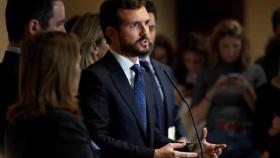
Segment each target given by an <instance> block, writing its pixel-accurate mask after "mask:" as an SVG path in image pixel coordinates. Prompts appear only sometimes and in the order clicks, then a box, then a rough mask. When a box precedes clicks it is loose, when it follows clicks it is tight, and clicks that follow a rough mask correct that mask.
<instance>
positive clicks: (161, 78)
mask: <svg viewBox="0 0 280 158" xmlns="http://www.w3.org/2000/svg"><path fill="white" fill-rule="evenodd" d="M151 63H152V64H153V66H154V69H155V73H156V75H157V77H158V80H159V82H160V85H163V86H161V89H162V92H163V95H164V96H163V97H164V106H165V112H166V113H167V114H166V123H165V125H166V127H169V119H170V115H171V114H170V112H171V107H170V106H168V103H169V102H170V98H169V97H168V89H167V88H168V87H167V85H168V82H170V81H168V80H166V77H165V75H166V74H164V72H163V68H161V67H160V66H159V65H158V64H156V63H155V61H154V60H153V59H151Z"/></svg>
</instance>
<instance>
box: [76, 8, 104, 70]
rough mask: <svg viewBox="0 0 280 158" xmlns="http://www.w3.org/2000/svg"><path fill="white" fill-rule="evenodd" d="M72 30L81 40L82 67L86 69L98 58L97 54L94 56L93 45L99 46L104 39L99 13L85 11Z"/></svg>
mask: <svg viewBox="0 0 280 158" xmlns="http://www.w3.org/2000/svg"><path fill="white" fill-rule="evenodd" d="M71 32H73V33H75V34H76V36H77V37H78V39H79V41H80V44H81V48H80V53H81V68H82V69H84V68H86V67H88V66H89V65H91V64H93V63H94V62H95V61H97V60H98V57H97V56H92V54H91V52H90V48H91V46H92V45H96V46H99V43H100V42H101V40H102V39H104V36H103V33H102V30H101V26H100V19H99V14H93V13H85V14H84V15H82V16H81V17H80V18H79V19H78V21H77V22H76V23H75V24H74V26H73V28H72V29H71Z"/></svg>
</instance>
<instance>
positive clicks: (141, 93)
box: [131, 64, 147, 130]
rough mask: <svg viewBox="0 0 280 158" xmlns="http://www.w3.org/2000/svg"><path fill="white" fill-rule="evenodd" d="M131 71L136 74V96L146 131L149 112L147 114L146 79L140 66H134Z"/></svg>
mask: <svg viewBox="0 0 280 158" xmlns="http://www.w3.org/2000/svg"><path fill="white" fill-rule="evenodd" d="M131 70H132V71H134V72H135V77H134V96H135V100H136V103H137V106H138V109H139V112H140V116H141V119H142V121H143V125H144V128H145V130H146V129H147V112H146V98H145V88H144V79H143V76H142V73H141V69H140V65H139V64H134V65H133V66H132V67H131Z"/></svg>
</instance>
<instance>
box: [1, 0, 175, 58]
mask: <svg viewBox="0 0 280 158" xmlns="http://www.w3.org/2000/svg"><path fill="white" fill-rule="evenodd" d="M3 1H5V2H6V0H0V6H1V10H0V33H1V34H0V35H1V36H0V41H1V42H0V61H2V57H3V52H4V50H5V49H6V47H7V43H8V42H7V33H6V28H5V23H4V21H5V20H4V19H5V18H4V11H5V9H4V8H5V5H4V2H3ZM81 2H82V3H81ZM102 2H103V0H95V1H92V0H83V1H78V0H70V1H69V0H65V1H64V4H65V9H66V16H67V17H71V16H72V15H76V14H83V13H85V12H89V11H91V12H98V11H99V6H100V4H101V3H102ZM154 2H155V4H156V5H157V7H158V12H159V13H158V17H159V20H158V28H157V29H158V32H159V33H162V34H164V35H166V36H167V37H168V38H170V40H171V42H172V44H173V45H175V42H176V36H175V35H176V20H175V18H174V17H175V16H176V9H175V3H174V2H175V1H174V0H169V1H165V3H164V4H163V3H161V2H162V0H154ZM167 10H168V12H167Z"/></svg>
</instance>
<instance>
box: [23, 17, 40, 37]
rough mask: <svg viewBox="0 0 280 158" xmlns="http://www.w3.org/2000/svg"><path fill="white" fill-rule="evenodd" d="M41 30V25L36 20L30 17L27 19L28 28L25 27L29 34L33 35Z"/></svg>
mask: <svg viewBox="0 0 280 158" xmlns="http://www.w3.org/2000/svg"><path fill="white" fill-rule="evenodd" d="M41 30H42V27H41V24H40V22H39V21H38V20H36V19H32V20H30V21H29V23H28V28H27V31H28V34H29V35H34V34H35V33H37V32H40V31H41Z"/></svg>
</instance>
